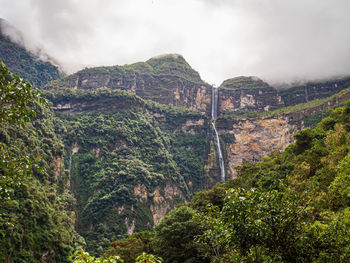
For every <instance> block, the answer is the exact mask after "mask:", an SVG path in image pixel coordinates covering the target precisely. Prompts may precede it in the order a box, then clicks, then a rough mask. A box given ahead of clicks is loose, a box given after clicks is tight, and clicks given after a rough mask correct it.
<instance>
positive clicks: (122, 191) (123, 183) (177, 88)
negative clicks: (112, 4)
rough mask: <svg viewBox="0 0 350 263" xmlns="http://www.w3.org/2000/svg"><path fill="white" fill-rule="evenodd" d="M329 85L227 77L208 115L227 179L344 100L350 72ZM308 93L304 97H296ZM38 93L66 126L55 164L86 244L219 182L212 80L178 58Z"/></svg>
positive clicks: (94, 72)
mask: <svg viewBox="0 0 350 263" xmlns="http://www.w3.org/2000/svg"><path fill="white" fill-rule="evenodd" d="M327 83H329V84H327V85H328V86H327V87H328V88H324V89H323V90H322V89H321V90H320V91H319V93H312V92H311V91H309V90H308V88H304V89H301V88H300V87H299V86H298V87H292V88H291V89H290V92H291V93H290V94H289V93H288V92H287V91H278V90H276V89H274V88H273V87H271V86H269V85H268V84H267V83H266V82H264V81H262V80H260V79H258V78H256V77H237V78H233V79H229V80H226V81H224V82H223V84H222V85H220V87H219V89H218V91H219V96H218V109H219V110H218V113H219V117H218V118H217V119H216V120H214V121H215V123H216V127H217V130H218V133H219V137H220V141H221V144H222V146H223V147H222V148H223V150H224V157H225V168H226V173H227V178H232V177H235V176H236V172H235V167H237V166H238V165H240V164H241V163H242V161H243V160H247V161H253V162H254V161H259V160H260V159H261V158H262V156H264V155H267V154H268V153H269V152H270V151H272V150H274V149H278V150H282V149H284V148H285V147H287V145H288V144H290V143H291V142H292V141H293V135H294V133H295V132H296V131H298V130H300V129H301V128H303V127H308V126H312V125H314V124H315V123H317V122H318V121H319V120H320V119H321V117H322V116H323V114H324V112H325V111H326V110H327V109H328V108H330V107H334V106H335V105H339V104H340V103H342V102H343V101H345V100H346V99H349V98H350V97H349V94H350V93H349V90H348V89H345V88H346V87H347V86H348V84H349V83H348V80H347V79H343V80H335V81H333V82H332V81H329V82H327ZM313 85H315V86H317V85H319V86H322V85H323V86H326V85H325V84H317V85H316V84H313ZM323 86H322V87H323ZM307 87H308V86H307ZM317 87H318V86H317ZM330 87H337V88H330ZM343 89H345V90H343ZM305 90H307V92H308V99H307V100H309V102H308V103H304V104H298V103H299V97H302V96H304V97H305ZM341 90H343V91H341ZM301 91H303V92H304V93H301ZM339 91H340V92H339ZM335 92H338V94H337V95H334V96H333V97H327V98H325V99H320V98H322V97H324V96H326V95H325V94H334V93H335ZM45 93H46V95H47V97H48V98H49V99H50V101H51V102H52V104H53V109H54V110H55V112H56V114H57V118H58V119H59V121H58V122H57V123H58V125H59V126H62V127H64V128H61V127H60V128H57V129H58V130H60V132H61V136H62V137H63V138H64V140H65V147H66V151H67V154H66V156H72V158H71V159H72V162H71V169H69V170H70V171H69V173H68V171H67V168H66V169H64V167H69V166H70V164H69V160H68V159H67V158H66V159H65V160H63V159H57V162H58V164H57V167H60V171H63V172H61V173H63V174H65V176H66V177H68V174H69V177H70V178H71V186H72V191H73V193H74V195H75V196H76V198H77V214H78V224H77V229H78V231H79V233H80V234H81V235H83V236H84V237H85V238H86V240H87V241H88V249H89V250H90V251H95V252H99V250H101V249H102V248H103V247H104V246H107V245H108V243H103V242H104V240H113V239H117V238H120V237H122V236H123V235H124V234H126V233H128V234H131V233H132V232H135V231H141V230H145V229H150V228H151V227H152V226H153V225H154V224H155V223H157V222H158V221H159V220H160V219H161V218H162V217H163V216H164V215H165V214H166V213H167V212H168V211H169V210H170V209H172V208H173V207H174V206H175V205H176V204H178V203H181V202H184V201H187V200H189V199H190V198H191V196H192V195H193V193H195V192H196V191H198V190H202V189H205V188H209V187H210V186H212V185H214V184H215V183H216V182H218V181H220V169H219V163H218V158H217V156H216V152H215V147H214V144H213V141H212V139H211V138H212V130H211V123H210V120H209V117H208V116H209V115H210V114H209V113H210V111H211V103H212V102H211V97H212V96H211V95H212V87H211V86H210V85H208V84H206V83H205V82H203V81H202V80H201V78H200V76H199V74H198V73H197V72H196V71H194V70H193V69H192V68H191V67H190V66H189V65H188V63H187V62H186V61H185V60H184V58H183V57H182V56H180V55H166V56H160V57H156V58H152V59H150V60H148V61H146V62H140V63H135V64H132V65H125V66H113V67H99V68H90V69H85V70H82V71H79V72H77V73H75V74H73V75H70V76H67V77H65V78H63V79H60V80H56V81H52V82H50V83H49V84H48V85H46V86H45ZM291 94H294V95H295V94H297V95H298V96H296V95H295V96H294V97H293V96H292V95H291ZM296 98H297V99H296ZM294 104H295V105H294ZM286 105H294V106H289V107H285V106H286ZM179 106H180V107H179ZM74 149H75V150H74ZM76 149H78V150H76ZM60 162H61V163H60Z"/></svg>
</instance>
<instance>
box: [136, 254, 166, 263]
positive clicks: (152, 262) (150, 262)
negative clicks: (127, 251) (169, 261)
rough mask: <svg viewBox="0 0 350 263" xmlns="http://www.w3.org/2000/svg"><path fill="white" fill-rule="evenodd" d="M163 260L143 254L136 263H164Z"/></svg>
mask: <svg viewBox="0 0 350 263" xmlns="http://www.w3.org/2000/svg"><path fill="white" fill-rule="evenodd" d="M162 262H163V259H162V258H161V257H156V256H155V255H152V254H147V253H145V252H143V253H142V254H141V255H139V256H138V257H137V258H136V263H162Z"/></svg>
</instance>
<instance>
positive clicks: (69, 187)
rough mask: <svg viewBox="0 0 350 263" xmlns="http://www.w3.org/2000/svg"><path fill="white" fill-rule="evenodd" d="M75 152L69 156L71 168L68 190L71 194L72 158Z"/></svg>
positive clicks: (69, 170)
mask: <svg viewBox="0 0 350 263" xmlns="http://www.w3.org/2000/svg"><path fill="white" fill-rule="evenodd" d="M73 154H74V153H73V151H72V152H71V153H70V155H69V167H68V189H69V192H70V191H71V179H72V157H73Z"/></svg>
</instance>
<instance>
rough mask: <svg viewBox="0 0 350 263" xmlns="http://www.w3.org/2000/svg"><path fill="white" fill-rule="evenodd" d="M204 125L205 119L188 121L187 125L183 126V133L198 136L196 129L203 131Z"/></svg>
mask: <svg viewBox="0 0 350 263" xmlns="http://www.w3.org/2000/svg"><path fill="white" fill-rule="evenodd" d="M203 125H204V119H199V120H187V121H186V123H185V124H183V125H182V126H181V131H182V132H183V133H190V134H196V128H197V129H198V128H199V129H202V127H203Z"/></svg>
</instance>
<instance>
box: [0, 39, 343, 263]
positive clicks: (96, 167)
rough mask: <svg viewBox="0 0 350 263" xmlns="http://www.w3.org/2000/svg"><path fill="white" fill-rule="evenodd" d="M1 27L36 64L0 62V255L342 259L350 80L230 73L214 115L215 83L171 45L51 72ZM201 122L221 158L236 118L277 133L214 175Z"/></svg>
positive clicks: (233, 136)
mask: <svg viewBox="0 0 350 263" xmlns="http://www.w3.org/2000/svg"><path fill="white" fill-rule="evenodd" d="M0 40H1V41H2V42H1V44H2V45H4V46H5V44H6V48H8V49H9V50H11V52H7V53H6V54H7V55H6V58H7V59H10V60H11V59H12V62H13V65H15V66H16V65H18V64H20V63H18V62H16V61H17V60H18V58H17V57H16V56H17V55H18V54H20V57H21V58H23V59H24V60H25V61H26V63H24V64H23V65H28V67H29V68H31V66H30V65H31V63H32V60H33V59H34V61H36V62H35V63H39V64H40V65H39V64H38V65H39V66H38V67H37V66H34V68H36V69H37V70H36V71H35V74H34V73H33V74H32V73H30V71H28V70H27V66H25V67H24V68H23V69H22V70H24V71H25V72H26V73H28V74H29V75H31V76H32V77H33V78H32V79H28V80H30V82H31V83H29V82H27V81H26V80H24V79H22V78H20V77H27V76H29V75H25V74H24V73H22V71H21V70H19V71H16V69H15V68H14V71H16V73H17V74H19V75H20V77H18V76H16V75H14V74H13V73H11V72H10V70H9V69H8V68H7V67H6V66H5V64H4V63H3V62H1V65H0V67H1V71H0V74H1V76H0V84H1V89H0V123H1V127H0V152H1V156H0V174H1V176H0V261H1V262H6V263H7V262H125V263H128V262H130V263H131V262H169V263H172V262H187V263H190V262H221V263H223V262H349V261H350V242H349V240H350V210H349V205H350V151H349V150H350V102H349V94H350V90H349V78H343V79H337V80H327V81H323V82H313V83H312V82H311V83H307V84H305V85H298V86H295V87H292V88H290V89H289V90H283V91H278V90H275V89H274V88H272V87H270V86H269V85H268V84H267V83H265V82H263V81H262V80H260V79H257V78H253V77H239V78H235V79H230V80H227V81H224V82H223V84H222V86H221V89H222V94H221V97H220V98H219V104H220V99H221V102H222V103H221V104H222V105H224V104H225V105H226V106H227V107H226V108H221V111H222V112H220V108H219V113H220V114H221V115H220V116H219V117H218V119H216V120H210V116H209V115H210V114H209V112H210V110H211V109H210V105H211V92H212V91H211V88H212V87H211V86H210V85H208V84H206V83H205V82H204V81H202V80H201V79H200V76H199V74H198V73H197V72H196V71H194V70H193V69H192V68H191V67H190V66H189V64H188V63H187V62H186V61H185V60H184V58H183V57H182V56H179V55H170V56H162V57H157V58H152V59H150V60H148V61H146V62H140V63H136V64H132V65H125V66H114V67H100V68H91V69H84V70H82V71H79V72H77V73H75V74H72V75H70V76H67V77H63V78H61V79H58V78H59V77H60V74H59V71H58V70H57V67H55V66H53V65H51V64H50V63H49V62H45V63H44V62H42V61H39V60H37V59H36V58H35V56H34V55H33V54H28V53H26V50H25V49H23V48H22V47H20V46H17V45H14V49H13V48H12V47H11V44H8V43H10V42H9V39H8V38H6V37H4V36H2V37H1V39H0ZM12 51H13V52H12ZM8 54H10V56H9V57H8ZM3 56H5V55H1V57H3ZM12 62H11V63H12ZM21 63H22V62H21ZM35 65H37V64H35ZM46 66H47V68H46ZM51 71H52V72H51ZM50 72H51V73H50ZM42 74H44V75H42ZM55 79H56V80H55ZM50 80H53V81H51V82H49V81H50ZM32 84H33V85H32ZM37 87H38V88H37ZM219 90H220V88H219ZM304 94H308V96H307V98H305V96H304ZM247 98H250V99H251V98H254V100H255V102H256V104H254V103H253V102H252V103H251V104H249V105H248V106H247V107H245V105H243V104H244V103H243V104H242V101H244V100H245V99H247ZM225 99H226V101H225ZM231 99H232V101H230V100H231ZM254 100H252V101H254ZM224 102H225V103H224ZM235 104H239V105H243V106H242V107H241V108H238V109H237V108H235V110H232V107H233V106H234V105H235ZM222 105H221V106H222ZM225 105H224V106H225ZM219 106H220V105H219ZM270 106H271V107H270ZM230 107H231V108H230ZM286 120H287V121H286ZM275 121H277V122H276V123H277V124H276V125H275V124H273V125H272V126H271V127H270V126H269V127H268V128H266V129H265V130H262V131H259V130H258V128H256V127H257V126H255V128H252V127H253V125H255V123H259V122H261V123H262V126H264V125H265V124H269V123H273V122H275ZM212 122H214V123H215V124H216V125H217V127H218V131H219V137H220V142H221V144H222V146H223V149H224V157H225V158H226V160H225V166H226V170H227V171H229V169H231V168H230V163H229V161H230V160H228V158H230V156H231V155H230V154H232V152H233V151H234V150H233V149H237V148H235V147H237V144H235V143H237V141H239V139H240V138H238V137H239V136H241V137H242V135H240V134H239V133H238V132H237V130H235V127H238V126H239V125H241V124H239V123H240V122H242V123H245V125H246V126H239V129H240V132H242V131H243V135H244V134H245V136H247V137H248V136H256V138H261V137H259V136H261V134H265V135H266V134H267V137H266V138H275V137H271V136H272V135H271V134H269V132H270V130H273V131H272V132H275V133H276V134H277V136H279V134H283V136H284V137H286V138H284V141H282V139H279V138H278V142H279V144H273V145H275V146H276V145H280V146H281V148H272V147H270V148H271V151H269V153H268V154H267V155H266V156H264V157H262V158H260V157H259V156H258V157H259V158H258V157H257V158H255V156H256V155H254V154H255V152H254V151H253V150H251V151H250V152H249V151H248V153H247V154H248V155H247V156H248V157H249V158H247V160H244V158H243V157H240V158H241V159H243V162H241V164H240V165H239V166H235V167H234V169H235V173H236V174H229V175H228V176H227V178H226V179H227V180H226V182H219V181H220V176H219V164H218V158H217V153H216V152H215V147H214V143H213V140H212V136H213V131H212V130H211V123H212ZM284 125H286V127H283V126H284ZM307 127H309V128H307ZM288 129H290V130H288ZM285 130H288V131H285ZM283 132H284V133H283ZM268 136H270V137H268ZM288 136H290V138H292V141H293V143H290V141H289V140H288V138H289V137H288ZM287 137H288V138H287ZM282 142H283V143H282ZM273 145H272V146H273ZM287 145H289V146H288V147H287ZM282 146H283V150H282ZM247 147H248V148H249V147H253V146H251V145H248V146H247ZM270 148H267V149H270ZM257 149H258V150H259V149H260V148H259V147H257ZM238 150H239V147H238ZM260 151H262V150H261V149H260ZM264 151H267V150H265V149H264ZM250 157H251V158H250ZM241 159H240V160H241ZM218 182H219V183H218Z"/></svg>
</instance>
